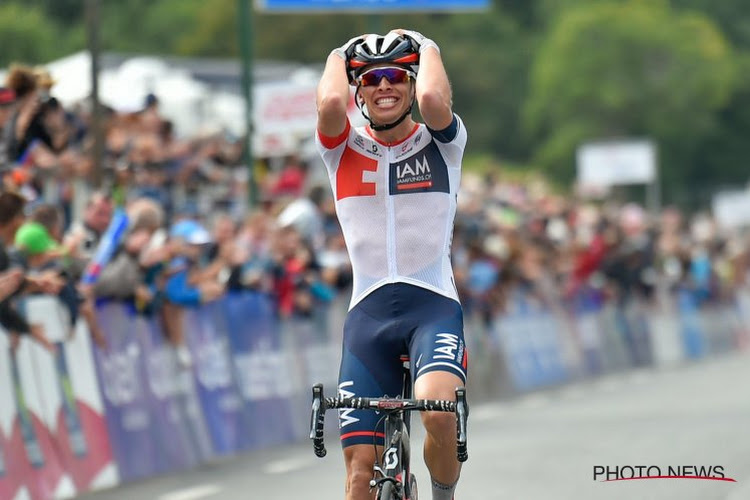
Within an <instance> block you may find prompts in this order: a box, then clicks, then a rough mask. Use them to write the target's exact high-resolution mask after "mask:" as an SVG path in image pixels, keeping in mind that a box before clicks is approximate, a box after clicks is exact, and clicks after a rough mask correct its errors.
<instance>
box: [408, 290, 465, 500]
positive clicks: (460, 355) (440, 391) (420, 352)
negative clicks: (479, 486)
mask: <svg viewBox="0 0 750 500" xmlns="http://www.w3.org/2000/svg"><path fill="white" fill-rule="evenodd" d="M423 303H425V304H429V307H428V308H427V309H426V310H423V311H422V312H420V314H419V315H420V316H421V318H420V324H419V326H418V327H417V329H416V331H415V333H414V336H413V338H412V341H411V346H410V351H411V352H410V356H411V359H412V362H413V364H414V365H413V372H414V377H415V378H416V380H415V382H414V397H415V398H417V399H448V400H454V399H455V397H456V388H457V387H463V386H464V384H465V381H466V369H467V361H468V354H467V352H466V348H465V345H464V337H463V314H462V312H461V306H460V304H458V303H457V302H455V301H453V300H451V299H447V298H445V297H442V296H436V297H434V298H432V299H430V300H429V303H428V302H427V301H424V302H423ZM421 416H422V423H423V424H424V427H425V430H426V431H427V435H426V437H425V444H424V458H425V463H426V465H427V468H428V470H429V471H430V476H431V478H432V490H433V498H434V499H436V500H437V499H443V498H445V499H450V498H451V497H452V495H453V490H454V488H455V485H456V482H457V481H458V477H459V474H460V470H461V465H460V462H459V461H458V459H457V457H456V416H455V415H454V414H452V413H443V412H422V415H421Z"/></svg>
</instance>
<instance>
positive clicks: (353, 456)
mask: <svg viewBox="0 0 750 500" xmlns="http://www.w3.org/2000/svg"><path fill="white" fill-rule="evenodd" d="M382 449H383V448H382V447H380V446H378V448H377V452H376V450H375V447H373V446H372V445H366V444H355V445H351V446H347V447H346V448H344V462H345V463H346V500H371V499H374V498H375V494H376V491H375V490H373V491H372V492H370V479H372V467H373V465H374V464H375V457H376V453H382Z"/></svg>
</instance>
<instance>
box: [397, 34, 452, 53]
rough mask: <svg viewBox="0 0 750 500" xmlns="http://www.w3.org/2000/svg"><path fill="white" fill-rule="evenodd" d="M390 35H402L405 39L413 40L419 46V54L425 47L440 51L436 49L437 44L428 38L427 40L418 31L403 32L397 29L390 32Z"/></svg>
mask: <svg viewBox="0 0 750 500" xmlns="http://www.w3.org/2000/svg"><path fill="white" fill-rule="evenodd" d="M391 32H392V33H398V34H399V35H403V36H405V37H407V38H411V39H412V40H414V42H415V43H416V44H417V46H419V53H420V54H421V53H422V52H424V51H425V49H426V48H427V47H433V48H434V49H435V50H437V51H438V52H440V49H439V48H438V46H437V44H436V43H435V42H434V41H433V40H432V39H430V38H427V37H426V36H424V35H423V34H422V33H420V32H419V31H413V30H405V29H403V28H398V29H395V30H391Z"/></svg>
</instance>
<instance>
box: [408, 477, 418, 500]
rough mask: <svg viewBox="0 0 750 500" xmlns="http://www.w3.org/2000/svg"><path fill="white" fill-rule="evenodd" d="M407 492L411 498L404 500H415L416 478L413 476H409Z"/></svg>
mask: <svg viewBox="0 0 750 500" xmlns="http://www.w3.org/2000/svg"><path fill="white" fill-rule="evenodd" d="M409 491H410V492H411V496H410V497H409V498H407V499H406V500H417V478H416V476H415V475H414V474H409Z"/></svg>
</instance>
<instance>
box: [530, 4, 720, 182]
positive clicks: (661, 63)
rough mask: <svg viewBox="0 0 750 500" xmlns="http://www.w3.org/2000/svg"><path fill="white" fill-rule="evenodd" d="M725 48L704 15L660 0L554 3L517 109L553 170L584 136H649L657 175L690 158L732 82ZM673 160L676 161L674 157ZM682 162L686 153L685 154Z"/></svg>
mask: <svg viewBox="0 0 750 500" xmlns="http://www.w3.org/2000/svg"><path fill="white" fill-rule="evenodd" d="M733 70H734V67H733V65H732V52H731V49H730V47H729V45H728V44H727V43H726V41H725V39H724V37H723V36H722V34H721V33H720V32H719V31H718V30H717V29H716V27H715V25H714V24H713V23H712V22H711V21H710V20H709V19H708V18H706V17H705V16H703V15H701V14H697V13H686V12H677V11H674V10H671V9H670V8H669V6H668V5H667V4H666V3H665V2H650V1H629V2H619V3H613V2H588V3H587V5H586V6H585V7H578V8H571V9H568V10H566V11H565V12H564V13H562V14H561V15H560V16H559V17H558V18H557V21H555V23H554V24H553V26H552V27H551V31H550V32H549V34H548V36H547V38H546V39H545V41H544V43H543V45H542V47H541V48H540V51H539V54H538V56H537V58H536V60H535V62H534V68H533V73H532V78H531V94H530V96H529V99H528V101H527V102H526V106H525V109H524V119H525V120H524V122H525V125H526V127H527V130H528V131H529V132H530V133H531V134H532V136H533V137H534V138H535V139H536V140H538V141H539V142H538V144H539V146H540V147H539V149H538V159H539V161H540V163H541V164H543V165H544V166H545V167H547V168H548V169H549V170H550V171H554V172H555V173H557V174H558V175H559V176H561V177H563V178H570V177H571V176H572V173H573V160H574V151H575V148H576V147H577V146H578V145H579V144H580V143H581V142H583V141H585V140H593V139H602V138H613V137H632V136H646V137H651V138H655V139H656V140H657V143H658V144H659V146H660V150H661V151H662V153H663V157H662V158H663V159H667V160H668V159H673V160H675V162H674V163H668V164H663V167H664V168H665V170H666V175H665V177H666V178H667V179H669V181H670V185H671V184H672V183H684V182H685V179H684V177H681V176H677V175H672V173H675V172H677V170H678V169H680V170H682V169H684V168H685V166H686V164H690V163H691V160H690V155H691V154H693V153H695V147H694V146H693V145H694V144H696V142H697V141H698V140H699V139H700V138H701V137H704V136H705V135H706V134H710V133H711V132H712V131H713V130H715V128H716V125H717V122H716V112H717V111H718V110H720V109H722V108H723V107H724V106H725V105H726V104H727V103H728V102H729V99H730V97H731V94H732V92H733V90H734V88H735V87H734V85H735V79H734V71H733ZM677 161H679V163H677ZM686 162H687V163H686Z"/></svg>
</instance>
